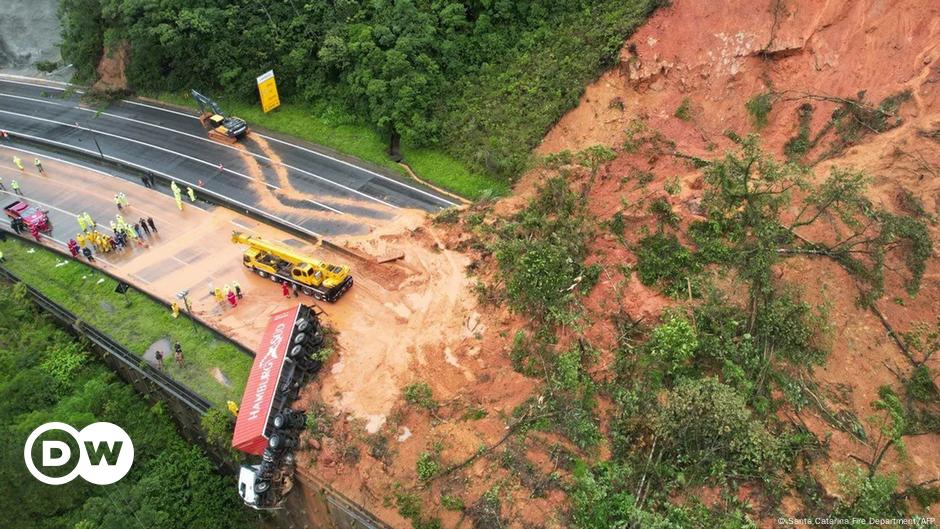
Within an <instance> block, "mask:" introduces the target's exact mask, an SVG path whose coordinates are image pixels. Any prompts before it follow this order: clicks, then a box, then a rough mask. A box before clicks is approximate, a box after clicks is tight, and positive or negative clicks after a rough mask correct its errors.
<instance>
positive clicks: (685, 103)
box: [673, 97, 692, 121]
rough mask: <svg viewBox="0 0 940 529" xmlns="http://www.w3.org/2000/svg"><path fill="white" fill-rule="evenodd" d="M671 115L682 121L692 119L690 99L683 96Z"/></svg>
mask: <svg viewBox="0 0 940 529" xmlns="http://www.w3.org/2000/svg"><path fill="white" fill-rule="evenodd" d="M673 115H674V116H675V117H677V118H679V119H681V120H682V121H692V101H691V100H690V99H689V98H688V97H686V98H683V99H682V103H681V104H680V105H679V106H678V107H676V111H675V112H674V113H673Z"/></svg>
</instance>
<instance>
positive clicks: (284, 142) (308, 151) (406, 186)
mask: <svg viewBox="0 0 940 529" xmlns="http://www.w3.org/2000/svg"><path fill="white" fill-rule="evenodd" d="M12 77H18V78H23V79H35V78H31V77H21V76H12ZM0 81H6V82H10V83H15V84H21V85H26V86H33V87H44V85H38V84H31V83H24V82H17V81H10V80H8V79H3V76H2V75H0ZM59 84H64V85H66V86H69V85H67V84H66V83H59ZM47 88H52V89H53V90H65V89H62V88H55V87H47ZM75 92H76V93H80V94H82V93H84V92H82V91H81V90H77V89H76V90H75ZM23 99H29V98H25V97H24V98H23ZM33 101H39V102H45V101H43V100H37V99H33ZM121 102H123V103H129V104H131V105H137V106H142V107H146V108H150V109H153V110H160V111H163V112H169V113H171V114H176V115H179V116H183V117H188V118H191V119H196V120H198V119H199V117H198V116H194V115H192V114H187V113H184V112H179V111H177V110H171V109H168V108H163V107H159V106H156V105H149V104H147V103H141V102H139V101H131V100H129V99H122V100H121ZM53 104H55V103H53ZM75 108H78V109H80V110H88V111H93V110H91V109H85V108H82V107H75ZM94 112H97V111H94ZM101 113H102V114H105V115H108V116H111V117H115V118H118V119H126V120H128V121H133V122H137V123H140V124H144V125H148V126H153V127H158V128H161V129H165V130H168V131H171V132H175V133H178V134H182V135H184V136H190V137H193V138H196V139H200V140H204V141H209V142H212V143H214V144H217V145H221V146H223V147H228V148H230V149H234V150H236V151H240V152H247V153H248V154H251V155H252V156H256V157H258V158H261V159H263V160H267V161H269V162H271V163H277V162H274V161H272V160H271V159H270V158H267V157H265V156H263V155H261V154H258V153H254V152H252V151H248V150H247V149H246V151H241V149H236V148H235V147H232V146H230V145H224V144H219V143H218V142H215V141H213V140H210V139H208V138H203V137H201V136H195V135H193V134H189V133H187V132H183V131H180V130H176V129H171V128H167V127H162V126H160V125H157V124H155V123H150V122H145V121H139V120H136V119H133V118H128V117H124V116H118V115H116V114H110V113H107V112H101ZM253 134H257V135H258V136H260V137H262V138H264V139H266V140H271V141H275V142H277V143H281V144H283V145H287V146H290V147H294V148H296V149H300V150H302V151H304V152H307V153H310V154H313V155H314V156H319V157H321V158H326V159H328V160H332V161H334V162H336V163H340V164H343V165H345V166H347V167H351V168H353V169H356V170H359V171H362V172H364V173H366V174H369V175H372V176H375V177H377V178H381V179H382V180H385V181H387V182H390V183H393V184H396V185H399V186H402V187H404V188H407V189H410V190H412V191H414V192H416V193H419V194H422V195H424V196H427V197H429V198H432V199H434V200H437V201H439V202H443V203H444V204H447V206H448V207H451V206H456V205H457V203H456V202H452V201H450V200H447V199H446V198H443V197H439V196H437V195H435V194H433V193H429V192H427V191H425V190H423V189H420V188H418V187H414V186H411V185H408V184H407V183H405V182H402V181H400V180H396V179H394V178H390V177H388V176H385V175H383V174H381V173H378V172H375V171H372V170H371V169H366V168H365V167H362V166H359V165H356V164H354V163H350V162H347V161H346V160H342V159H339V158H336V157H333V156H330V155H328V154H324V153H322V152H319V151H315V150H313V149H308V148H306V147H302V146H300V145H297V144H294V143H291V142H288V141H285V140H282V139H279V138H275V137H272V136H268V135H266V134H261V133H259V132H256V133H253ZM281 165H283V166H284V167H288V168H290V169H294V170H296V171H299V172H301V173H304V174H308V175H310V176H313V177H315V178H319V179H322V180H325V181H327V182H331V183H333V184H335V185H338V186H341V187H344V188H346V189H348V190H350V191H353V192H355V193H358V194H360V195H363V196H366V197H368V198H371V199H373V200H376V201H378V202H381V203H383V204H385V205H388V206H390V207H393V208H396V209H399V208H398V207H397V206H393V205H391V204H388V203H387V202H384V201H382V200H380V199H378V198H376V197H373V196H371V195H368V194H366V193H362V192H359V191H358V190H355V189H352V188H349V187H346V186H343V185H342V184H339V183H337V182H333V181H332V180H330V179H328V178H324V177H322V176H320V175H317V174H315V173H311V172H309V171H305V170H303V169H300V168H298V167H294V166H291V165H288V164H285V163H283V162H281Z"/></svg>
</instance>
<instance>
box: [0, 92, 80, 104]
mask: <svg viewBox="0 0 940 529" xmlns="http://www.w3.org/2000/svg"><path fill="white" fill-rule="evenodd" d="M0 96H2V97H12V98H15V99H25V100H27V101H36V102H37V103H47V104H50V105H55V106H57V107H64V106H66V105H63V104H62V103H56V102H55V101H47V100H45V99H40V98H36V97H26V96H15V95H13V94H2V93H0Z"/></svg>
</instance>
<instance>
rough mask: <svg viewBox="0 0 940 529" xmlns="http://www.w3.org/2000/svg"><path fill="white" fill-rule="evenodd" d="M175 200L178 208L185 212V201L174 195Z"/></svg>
mask: <svg viewBox="0 0 940 529" xmlns="http://www.w3.org/2000/svg"><path fill="white" fill-rule="evenodd" d="M173 200H175V201H176V208H177V209H179V210H180V211H183V199H182V198H181V197H180V196H179V195H178V194H177V195H173Z"/></svg>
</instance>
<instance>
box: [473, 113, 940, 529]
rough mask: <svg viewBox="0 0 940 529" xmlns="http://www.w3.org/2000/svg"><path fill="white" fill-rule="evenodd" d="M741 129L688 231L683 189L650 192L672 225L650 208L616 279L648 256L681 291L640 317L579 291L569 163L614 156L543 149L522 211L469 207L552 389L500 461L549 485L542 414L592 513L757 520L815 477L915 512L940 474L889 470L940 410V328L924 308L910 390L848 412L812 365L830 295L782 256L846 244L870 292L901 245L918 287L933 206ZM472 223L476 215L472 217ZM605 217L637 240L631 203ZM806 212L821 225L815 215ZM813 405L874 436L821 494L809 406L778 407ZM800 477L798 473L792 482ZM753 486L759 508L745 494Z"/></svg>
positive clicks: (848, 506) (589, 520)
mask: <svg viewBox="0 0 940 529" xmlns="http://www.w3.org/2000/svg"><path fill="white" fill-rule="evenodd" d="M732 139H733V140H734V141H736V142H738V143H739V148H738V149H736V150H735V151H733V152H730V153H727V154H726V155H724V156H723V157H721V158H719V159H716V160H712V161H705V160H696V161H695V165H696V166H700V167H703V168H704V171H703V173H704V181H705V189H704V196H703V200H702V204H701V205H702V209H703V213H704V217H705V218H704V220H698V221H695V222H692V223H691V224H689V225H688V229H685V230H684V231H683V232H681V233H680V232H679V230H680V229H682V228H683V227H684V226H683V223H680V222H678V220H679V219H678V217H677V216H676V213H675V212H673V211H672V209H671V208H670V207H669V203H668V201H667V200H663V199H660V200H653V201H651V203H649V204H647V207H648V208H649V211H651V212H652V213H653V214H654V215H655V217H656V224H657V226H656V228H655V231H652V228H651V227H648V226H644V227H642V228H641V230H647V231H645V232H644V231H641V232H640V233H641V236H640V239H639V241H637V242H635V243H633V244H632V245H631V248H632V249H633V250H634V253H635V254H636V256H637V263H636V265H635V266H630V267H627V266H622V265H618V264H614V266H616V267H617V271H620V272H622V273H623V274H624V280H621V281H619V282H618V281H617V280H616V279H615V278H616V276H615V275H614V273H613V272H614V271H612V270H608V271H606V272H602V273H603V274H604V275H605V277H606V278H607V281H605V288H606V289H608V290H606V291H605V293H609V294H613V295H614V296H617V295H624V291H625V289H623V285H624V283H625V281H626V280H627V278H629V275H630V274H631V273H632V272H633V271H636V272H637V275H638V278H639V279H640V281H641V282H643V283H644V284H646V285H650V286H654V287H656V288H659V289H661V290H662V291H664V292H665V293H667V294H669V295H671V296H673V297H674V298H675V301H676V305H677V306H675V307H673V308H670V309H667V310H666V311H665V312H664V313H663V314H662V317H661V318H660V320H659V321H658V322H644V321H642V320H640V321H637V320H634V319H632V318H631V316H630V315H629V314H628V313H627V311H623V312H620V313H614V314H613V315H612V316H611V317H610V321H609V322H599V321H596V320H594V319H593V318H595V317H596V316H597V314H596V313H594V312H593V311H588V310H585V308H584V306H582V303H581V296H583V295H584V294H585V293H587V292H589V291H590V288H591V286H593V284H594V283H593V282H590V283H588V285H587V286H585V285H584V280H583V279H582V281H580V282H579V281H578V278H579V277H582V276H584V277H586V276H587V272H588V270H590V269H592V268H594V267H592V266H586V264H585V262H584V261H585V259H587V258H588V247H589V245H590V243H591V242H592V240H593V238H594V237H595V236H597V235H598V233H597V232H595V231H594V230H593V229H589V228H587V226H593V225H596V224H598V223H597V222H595V220H594V219H592V218H591V216H590V214H589V212H588V211H587V208H586V207H585V205H584V198H583V196H582V195H579V194H577V193H575V192H573V191H572V190H571V187H574V186H573V185H571V184H569V182H568V181H567V178H572V179H574V178H578V177H581V178H580V180H579V183H580V184H582V185H585V184H589V183H590V182H591V179H592V178H593V175H595V174H597V172H598V171H599V167H598V168H596V169H591V174H590V175H584V172H583V171H580V172H579V173H576V171H577V169H574V168H572V167H571V164H572V163H573V162H574V161H576V160H579V159H581V158H579V157H578V155H576V154H572V153H561V154H559V155H557V156H554V157H550V158H549V159H547V160H546V161H545V165H546V167H547V168H548V169H549V170H553V171H555V172H556V173H557V176H553V177H549V178H548V179H547V180H546V181H545V183H544V185H543V187H542V188H540V189H539V190H538V192H537V194H536V195H535V197H534V198H533V199H532V200H531V201H530V203H529V204H528V206H527V207H526V208H525V209H523V210H522V211H521V212H519V213H517V214H516V215H513V216H510V217H506V218H502V219H497V220H496V221H495V222H493V223H483V224H480V223H476V224H473V226H472V231H473V232H474V233H475V234H477V235H478V236H479V237H480V240H478V241H474V242H473V243H472V244H473V247H475V248H478V249H481V253H483V258H486V257H487V256H492V259H493V260H494V261H495V265H497V266H498V267H499V271H500V272H501V274H499V275H498V276H497V280H496V281H494V282H493V284H489V285H484V286H483V287H482V290H485V291H486V294H487V297H488V299H492V300H495V301H494V302H496V303H498V302H499V301H506V302H507V304H508V306H509V307H511V308H512V309H513V310H514V311H515V312H516V313H518V314H519V315H521V316H523V317H526V318H528V326H527V328H525V329H523V330H520V331H518V332H517V333H516V335H515V337H514V339H513V342H512V346H511V347H510V349H509V351H508V355H509V359H510V360H511V362H512V365H513V367H514V369H516V370H517V371H519V372H520V373H523V374H525V375H527V376H531V377H538V378H539V379H541V381H542V386H541V388H540V391H539V393H538V395H537V396H535V397H533V398H531V399H529V400H528V401H526V402H525V403H523V404H522V405H520V406H518V407H517V408H516V409H515V410H514V411H513V414H512V421H511V422H510V424H511V425H512V426H511V427H514V428H517V429H518V432H521V434H520V435H518V436H517V437H516V438H514V439H513V440H512V441H510V443H511V444H510V446H511V447H513V448H507V449H506V450H505V451H504V453H503V457H501V460H500V462H501V464H502V466H503V468H507V469H509V470H510V471H511V472H512V473H513V479H514V480H515V479H518V481H519V482H521V483H522V484H523V485H524V486H526V487H527V488H528V489H530V490H531V491H532V493H533V495H535V491H537V490H538V491H543V490H544V483H543V481H542V480H539V479H533V478H532V477H531V475H530V474H531V473H527V471H526V467H525V465H524V463H520V462H519V461H520V459H521V458H520V457H519V456H516V455H513V454H512V453H511V452H510V451H511V450H515V451H516V452H521V453H524V450H525V449H527V448H528V449H533V448H535V447H536V446H539V443H544V441H545V438H543V437H538V438H536V439H534V440H532V442H531V443H529V444H527V442H526V441H527V437H526V436H527V435H528V434H529V432H532V431H537V430H544V431H551V432H554V433H557V434H560V435H562V436H564V437H565V438H566V445H568V446H571V445H573V448H572V453H571V456H570V459H568V462H569V465H568V466H567V467H565V466H564V465H559V466H558V467H557V468H564V469H565V470H566V471H569V472H571V473H572V474H573V477H574V480H573V482H569V483H570V485H568V486H567V487H566V488H565V490H566V492H568V494H569V497H570V499H571V502H572V503H571V511H570V515H571V521H572V525H573V526H574V527H576V528H578V529H588V528H592V529H593V528H598V529H600V528H607V527H620V526H623V527H653V528H673V527H683V528H686V527H693V528H702V529H706V528H709V529H710V528H713V527H725V528H729V529H730V528H741V527H747V528H754V527H757V520H760V519H763V518H764V517H766V516H768V513H774V512H777V511H776V509H779V508H780V501H781V498H782V497H783V496H784V495H785V494H787V493H797V494H800V495H801V496H802V500H803V504H804V505H805V506H806V509H808V512H811V513H813V514H814V515H816V514H818V515H822V514H827V513H828V514H835V513H838V514H840V515H845V516H848V515H850V514H852V513H873V512H877V509H884V512H886V513H898V515H901V514H907V513H910V512H912V511H913V510H914V508H913V507H912V506H911V505H909V504H908V503H906V502H907V500H908V499H917V501H923V503H921V505H922V506H923V505H928V504H929V503H930V499H931V498H934V497H935V496H940V491H938V490H937V488H936V487H931V486H930V484H922V485H918V486H915V487H913V488H911V489H910V490H908V491H904V492H902V493H897V492H896V491H894V489H893V484H895V483H896V481H894V480H895V478H894V477H893V476H889V475H883V474H880V473H879V472H878V465H879V463H880V461H881V460H882V459H883V458H884V456H885V454H886V453H889V452H890V451H891V450H895V449H896V450H898V451H901V450H903V442H902V441H903V439H902V437H903V435H908V434H911V433H915V432H916V433H923V432H932V431H938V429H940V419H938V417H940V415H937V414H936V413H935V406H934V403H935V402H936V401H935V400H933V399H935V398H936V397H935V396H936V389H935V388H934V387H932V386H933V384H932V383H931V382H930V381H931V376H930V375H931V374H930V372H929V371H926V372H924V370H921V369H917V368H916V366H918V365H920V364H922V363H925V362H926V359H927V358H929V355H930V354H933V353H932V352H934V351H937V350H940V339H937V336H940V331H936V332H934V329H933V328H932V327H928V326H917V327H916V328H915V329H914V330H913V331H912V333H911V335H910V336H905V342H906V343H907V344H908V347H909V349H910V351H911V352H910V355H911V358H912V362H913V363H914V364H915V370H914V371H913V373H912V375H911V377H910V379H909V380H908V381H906V388H905V389H906V395H907V396H909V399H908V401H909V402H908V403H904V402H903V401H902V399H900V398H899V397H898V396H897V395H895V394H893V392H890V391H887V390H882V391H881V392H879V399H878V400H877V401H876V402H875V403H874V404H873V408H872V409H873V411H874V415H873V417H872V418H870V419H869V420H868V421H866V422H865V425H863V424H862V422H861V421H860V420H859V419H858V418H857V417H855V416H854V414H853V413H852V412H851V411H848V410H839V411H834V410H831V409H829V407H827V405H826V404H825V402H824V400H825V399H826V398H827V397H826V396H823V397H822V398H820V397H819V396H818V395H817V394H816V393H817V392H818V390H819V388H818V386H816V385H815V384H814V382H813V380H812V372H811V369H812V366H814V365H819V364H821V363H822V362H823V361H824V360H825V358H826V355H827V350H826V349H827V339H828V337H827V334H826V332H827V323H826V321H825V315H826V307H818V308H814V307H812V306H811V305H809V304H808V303H806V302H805V301H803V300H802V299H801V297H800V292H799V291H798V290H797V289H796V288H794V287H793V286H791V285H787V284H785V283H782V282H781V281H780V279H779V275H778V274H776V273H775V270H776V268H775V267H777V265H779V264H780V263H781V262H783V261H784V260H785V259H787V258H789V257H791V256H794V255H805V256H809V257H815V258H820V259H831V260H833V261H835V262H837V263H839V264H841V265H842V266H845V267H846V269H847V270H848V271H849V272H851V273H852V274H854V276H855V277H856V278H857V284H858V288H859V293H860V296H859V297H860V300H859V301H860V302H861V303H862V304H863V305H864V304H865V303H867V302H869V301H870V300H872V299H876V298H877V297H878V296H880V295H881V292H882V290H883V284H882V280H881V279H880V276H881V274H883V270H884V268H885V267H886V263H887V262H891V263H903V265H902V266H901V267H895V268H893V269H894V270H895V271H898V272H900V273H902V274H903V276H904V277H905V279H906V280H907V286H908V288H909V290H910V291H911V292H916V289H917V288H918V287H919V284H920V281H921V279H922V274H923V266H924V263H925V262H926V258H927V255H929V253H926V252H928V250H932V244H931V242H930V240H929V237H927V236H926V231H925V230H926V226H925V224H924V221H923V219H922V217H923V216H919V217H900V216H896V215H891V214H888V213H887V212H885V211H883V210H881V209H879V208H878V207H877V206H875V205H874V204H872V203H870V202H869V201H867V200H866V199H865V197H864V191H865V187H866V185H867V181H868V179H867V177H866V176H865V175H863V174H860V173H858V172H854V171H848V170H843V169H840V168H833V169H832V170H831V173H830V174H829V176H828V178H826V179H825V181H823V182H822V183H820V184H817V185H814V184H811V183H810V182H808V181H807V178H806V169H805V168H803V167H801V166H799V165H797V164H793V163H781V162H778V161H777V160H775V159H774V158H773V157H772V156H769V155H767V154H765V153H764V152H763V151H762V150H761V149H760V146H759V144H758V142H757V139H756V137H748V138H740V137H737V136H734V135H732ZM628 140H629V141H628V145H625V147H624V148H625V149H627V150H630V149H634V151H633V152H638V151H639V150H640V149H641V148H643V149H650V150H652V151H655V152H661V150H662V149H664V148H669V144H668V142H667V141H666V140H664V139H662V138H659V137H657V135H656V133H655V132H652V131H649V130H648V129H647V128H646V127H645V126H644V125H642V124H635V125H633V126H631V129H630V130H628ZM600 164H601V165H602V164H603V161H602V162H600ZM585 167H588V165H585ZM624 207H625V208H626V206H624ZM477 208H480V206H477ZM484 214H485V213H479V212H474V215H484ZM456 222H464V223H465V225H467V226H470V223H469V216H466V217H463V218H462V219H461V220H458V221H456ZM602 225H603V226H604V229H605V230H610V231H611V232H612V233H613V234H614V235H615V236H616V237H617V239H618V240H620V241H621V242H623V243H625V244H629V243H626V240H627V239H626V236H625V232H629V231H630V230H631V226H627V225H626V220H625V215H624V214H623V213H622V212H618V213H616V214H614V216H613V217H612V218H611V219H610V220H607V221H605V222H604V223H602ZM808 226H813V227H814V228H815V229H813V230H803V229H801V228H804V227H808ZM680 237H681V238H680ZM605 242H606V241H605ZM604 301H607V300H604ZM610 301H613V303H618V302H619V301H618V300H610ZM593 302H594V300H592V303H593ZM602 303H603V302H602ZM608 306H609V305H608ZM614 306H616V305H614ZM606 323H609V327H608V326H606V325H605V324H606ZM938 325H940V324H938ZM598 328H605V329H607V328H612V331H613V332H612V336H614V337H615V339H616V346H615V347H614V348H613V350H610V351H605V352H600V351H597V350H596V349H595V348H594V347H593V346H592V344H591V343H590V342H589V340H588V338H587V336H588V333H587V330H588V329H590V330H591V334H590V335H593V333H594V332H596V330H597V329H598ZM938 329H940V327H938ZM598 358H603V359H604V360H603V362H604V365H603V367H598V366H597V363H598ZM922 359H923V360H922ZM599 402H603V405H600V404H599ZM806 406H814V407H816V408H817V409H818V410H819V411H820V414H821V415H822V416H823V417H824V418H825V419H826V420H827V421H830V422H831V423H833V425H834V426H836V427H838V428H840V429H842V430H845V431H848V432H850V433H851V434H852V435H854V436H856V437H858V438H859V439H861V440H865V441H866V442H867V443H868V446H869V447H870V448H871V454H862V455H863V456H867V459H864V458H863V457H861V456H859V461H862V462H864V463H865V465H866V467H868V468H867V469H866V470H867V471H868V472H867V475H864V476H862V477H861V478H860V479H857V480H855V481H853V483H852V485H853V487H854V488H852V489H851V490H849V491H848V492H847V493H846V495H845V496H843V497H842V498H840V499H839V500H836V499H835V498H832V497H825V496H824V494H823V493H822V492H821V487H820V486H819V482H818V481H817V478H816V477H815V476H814V475H813V473H812V472H811V471H806V470H798V469H808V468H811V467H812V462H813V461H814V460H815V459H816V458H818V457H820V455H822V454H824V451H825V449H826V448H825V445H826V443H825V441H824V440H821V439H817V438H816V436H815V435H814V434H813V433H812V432H811V431H810V430H809V429H808V428H807V427H806V426H805V425H802V424H800V423H799V422H796V421H792V420H791V421H787V420H785V419H783V418H782V417H785V416H787V411H789V410H792V409H794V408H795V409H796V410H799V409H801V408H803V407H806ZM569 442H570V443H569ZM598 447H604V448H609V457H606V454H607V453H608V452H605V457H603V458H599V457H598V454H599V449H598ZM554 454H555V453H554V452H552V456H551V457H553V458H554ZM579 458H580V461H578V459H579ZM788 476H794V478H793V484H792V485H791V484H790V481H789V480H788ZM513 482H515V481H513ZM744 484H747V486H748V487H753V488H752V489H750V490H752V491H755V492H753V493H751V494H749V500H747V501H741V500H739V499H738V497H739V495H738V494H737V493H736V491H740V490H741V489H740V487H742V485H744ZM702 486H707V487H715V488H717V490H719V491H720V492H721V495H720V496H719V498H717V500H716V501H714V502H710V503H709V504H708V505H705V504H702V503H700V502H698V501H696V500H695V499H694V498H695V497H696V495H698V494H699V493H700V492H701V490H702V489H701V487H702ZM755 497H758V498H760V500H759V501H760V505H759V507H760V512H756V508H755V507H757V506H756V505H753V504H751V503H749V502H750V501H751V500H752V499H753V498H755ZM494 498H495V500H496V501H497V502H494V503H492V504H484V503H482V499H481V500H480V501H478V502H475V503H474V504H473V505H472V506H470V507H468V508H467V509H465V510H464V513H466V514H467V515H468V516H470V515H471V512H478V513H484V512H485V513H488V515H487V516H480V517H479V520H484V521H485V523H487V524H489V526H493V527H497V526H499V525H500V524H499V520H500V518H499V514H500V512H499V507H498V506H499V503H498V500H499V497H498V495H494ZM918 498H919V499H918ZM934 501H935V500H934ZM478 505H479V507H480V510H479V511H473V509H474V507H477V506H478ZM487 505H488V507H487ZM494 506H495V508H494ZM473 519H474V521H475V522H476V521H477V518H473Z"/></svg>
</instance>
